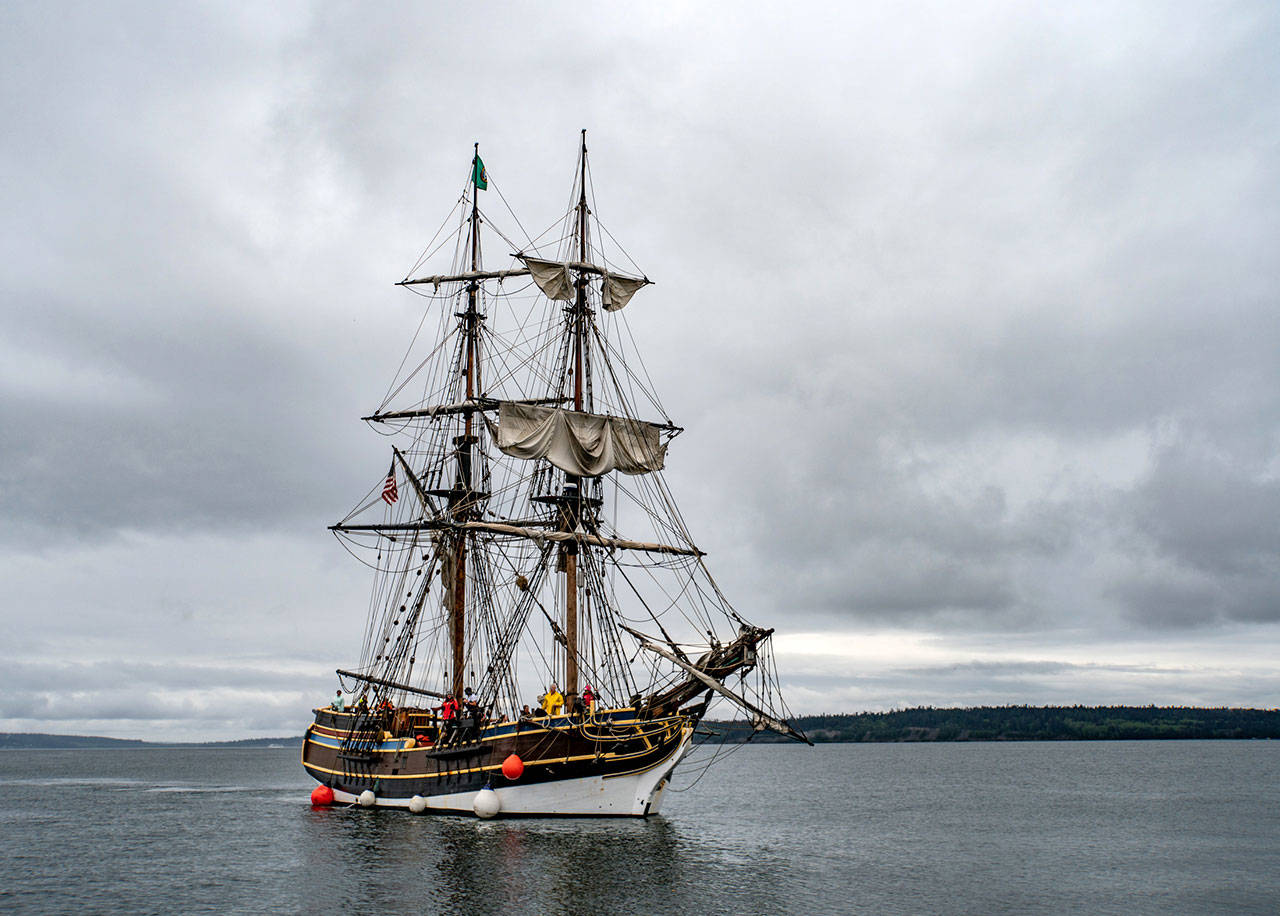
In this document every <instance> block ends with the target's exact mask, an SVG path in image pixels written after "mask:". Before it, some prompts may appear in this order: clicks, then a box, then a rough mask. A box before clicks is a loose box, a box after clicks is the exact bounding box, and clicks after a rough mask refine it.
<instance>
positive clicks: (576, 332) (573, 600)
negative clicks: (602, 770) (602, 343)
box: [564, 130, 589, 698]
mask: <svg viewBox="0 0 1280 916" xmlns="http://www.w3.org/2000/svg"><path fill="white" fill-rule="evenodd" d="M578 184H579V185H580V193H579V196H578V260H579V261H587V260H589V258H588V257H587V132H586V131H585V130H584V131H583V132H582V158H581V164H580V167H579V175H578ZM577 285H578V297H577V300H576V301H575V303H574V309H573V409H574V410H582V408H583V397H582V391H583V386H582V375H583V371H582V366H583V352H582V348H583V336H584V335H583V331H584V325H585V324H586V314H587V278H586V275H585V274H583V273H581V272H580V273H579V274H578V284H577ZM565 489H566V490H571V492H570V493H568V494H566V495H567V496H568V497H569V498H568V500H567V505H566V508H567V509H568V512H566V513H565V515H566V519H565V522H566V524H567V525H568V526H569V530H570V531H572V530H574V529H576V528H577V527H578V523H579V521H580V519H581V517H582V478H580V477H576V476H573V475H569V476H567V477H566V479H565ZM564 576H565V583H564V592H565V607H564V616H565V621H564V622H565V626H564V636H565V663H564V690H565V696H566V698H567V697H568V696H569V695H570V694H576V693H577V692H578V544H577V542H575V541H570V542H568V543H567V544H565V554H564Z"/></svg>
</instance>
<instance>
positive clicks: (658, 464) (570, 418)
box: [494, 401, 667, 477]
mask: <svg viewBox="0 0 1280 916" xmlns="http://www.w3.org/2000/svg"><path fill="white" fill-rule="evenodd" d="M494 439H495V440H496V441H497V445H498V448H499V449H501V450H502V451H503V452H504V453H505V454H508V455H511V456H512V457H514V458H546V459H547V460H548V461H550V462H551V463H552V464H554V465H555V466H556V467H558V468H560V470H562V471H564V472H565V473H566V474H575V475H577V476H578V477H596V476H598V475H600V474H607V473H609V472H610V471H613V470H618V471H621V472H622V473H624V474H647V473H648V472H650V471H660V470H662V466H663V462H664V461H665V459H666V454H667V446H666V444H665V443H663V442H662V441H661V438H660V437H659V427H657V426H654V425H653V424H652V423H642V422H640V421H638V420H631V419H628V418H627V417H605V416H600V415H599V414H593V413H580V412H578V411H573V410H561V409H558V408H555V407H539V406H537V405H534V404H520V403H516V402H513V401H503V402H502V403H501V404H500V405H499V407H498V428H497V430H496V431H495V432H494Z"/></svg>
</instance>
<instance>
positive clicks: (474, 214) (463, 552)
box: [449, 143, 480, 700]
mask: <svg viewBox="0 0 1280 916" xmlns="http://www.w3.org/2000/svg"><path fill="white" fill-rule="evenodd" d="M479 175H480V144H479V143H477V144H476V145H475V153H474V155H473V157H472V159H471V270H472V272H475V271H478V270H479V269H480V209H479V205H480V201H479V197H480V186H479V183H478V179H479ZM479 290H480V281H479V280H475V279H473V280H472V281H471V282H470V283H469V284H468V285H467V310H466V312H465V313H463V315H462V320H463V330H464V332H465V333H466V336H467V340H466V367H465V370H464V372H465V376H466V394H467V397H466V402H465V403H468V404H471V403H474V402H475V395H476V380H477V377H478V376H479V374H480V373H479V365H478V364H479V356H480V354H479V352H478V347H477V340H476V338H477V337H478V330H479V320H480V310H479V308H478V307H477V306H478V299H479V295H480V292H479ZM464 416H465V418H466V419H465V429H464V432H463V434H462V435H461V436H459V437H458V438H456V439H455V440H454V445H455V446H456V447H457V454H458V486H457V488H456V491H457V494H458V495H457V497H456V498H455V500H454V501H453V502H454V505H453V509H454V513H453V514H454V515H455V516H457V517H458V518H460V520H462V521H465V520H466V519H467V518H469V517H470V514H471V505H472V499H471V492H472V481H471V459H472V448H473V446H474V445H475V443H476V437H475V435H474V424H475V415H474V411H473V410H466V411H464ZM453 575H454V579H453V588H452V590H451V592H452V594H451V597H452V602H451V606H450V608H449V642H450V645H451V647H452V649H453V665H452V671H451V673H452V675H453V677H452V681H451V688H450V689H451V692H452V693H453V695H454V697H455V698H456V699H459V700H460V699H461V698H462V689H463V685H464V681H465V679H466V622H467V619H466V608H467V534H466V532H465V531H459V532H458V533H457V536H456V540H455V541H454V553H453Z"/></svg>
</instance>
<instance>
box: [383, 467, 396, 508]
mask: <svg viewBox="0 0 1280 916" xmlns="http://www.w3.org/2000/svg"><path fill="white" fill-rule="evenodd" d="M399 498H400V491H399V490H397V489H396V463H395V462H394V461H393V462H391V470H390V471H388V472H387V482H386V483H384V484H383V485H382V501H383V502H384V503H386V504H387V505H388V506H389V505H391V504H392V503H393V502H395V501H396V500H397V499H399Z"/></svg>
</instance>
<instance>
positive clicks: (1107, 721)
mask: <svg viewBox="0 0 1280 916" xmlns="http://www.w3.org/2000/svg"><path fill="white" fill-rule="evenodd" d="M791 722H792V724H794V725H796V726H797V727H799V728H800V730H801V731H803V732H804V733H805V734H807V735H808V736H809V738H810V740H812V741H814V742H815V743H817V742H848V741H1114V740H1135V739H1139V740H1141V739H1179V738H1181V739H1186V738H1237V739H1239V738H1280V709H1225V708H1223V709H1203V708H1197V707H1189V706H971V707H965V708H956V709H938V708H934V707H932V706H921V707H917V708H915V709H895V710H892V711H890V712H864V713H855V714H851V715H850V714H844V715H838V714H831V715H820V716H799V717H798V718H794V719H792V720H791ZM699 731H700V733H701V737H702V739H703V740H724V741H727V742H730V743H734V742H743V741H747V740H753V741H758V742H769V743H773V742H782V741H786V740H787V739H786V738H783V737H782V736H781V735H778V734H775V733H774V732H770V731H761V732H756V731H754V729H753V728H752V726H751V724H750V723H749V722H742V721H733V722H717V721H707V722H704V723H703V725H702V726H701V728H700V729H699ZM708 733H711V734H708ZM753 735H754V737H753Z"/></svg>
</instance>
